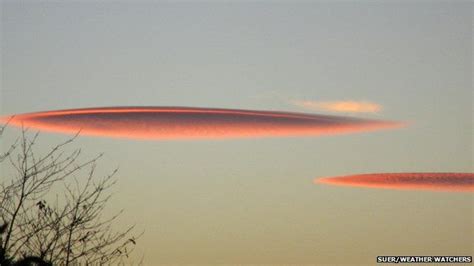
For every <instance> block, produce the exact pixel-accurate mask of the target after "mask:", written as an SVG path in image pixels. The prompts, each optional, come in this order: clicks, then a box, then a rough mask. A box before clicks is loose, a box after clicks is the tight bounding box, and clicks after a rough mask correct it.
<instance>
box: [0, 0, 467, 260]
mask: <svg viewBox="0 0 474 266" xmlns="http://www.w3.org/2000/svg"><path fill="white" fill-rule="evenodd" d="M1 34H2V36H1V38H2V39H1V56H2V64H1V74H2V82H1V91H0V93H1V94H0V95H1V106H0V107H1V113H2V114H13V113H23V112H34V111H45V110H54V109H62V108H82V107H98V106H122V105H134V106H135V105H156V106H162V105H164V106H199V107H222V108H247V109H262V110H282V111H283V110H284V111H302V110H301V109H298V108H296V107H295V106H292V105H291V104H290V101H291V100H294V99H303V100H316V101H332V100H367V101H372V102H375V103H378V104H381V105H382V106H383V107H384V110H383V111H382V112H380V113H378V114H375V115H362V116H364V117H370V118H378V119H393V120H399V121H408V122H410V125H409V127H407V128H404V129H398V130H389V131H381V132H373V133H365V134H354V135H342V136H331V137H318V138H283V139H263V140H225V141H222V140H221V141H171V142H165V141H151V142H150V141H147V142H144V141H131V140H116V139H113V140H112V139H104V138H93V137H83V138H81V139H79V140H78V141H77V145H78V146H80V147H82V148H83V149H84V150H85V151H86V153H88V154H95V153H98V152H105V154H106V157H105V159H104V162H103V164H102V165H101V166H102V168H103V169H105V170H107V169H111V168H113V167H115V166H117V165H119V166H120V172H119V174H118V178H119V185H118V186H117V195H118V196H117V197H116V198H115V201H114V204H115V205H114V206H112V208H119V207H118V206H122V207H124V208H125V209H126V212H125V215H124V220H125V222H130V221H133V222H136V223H137V226H139V227H142V228H145V235H144V237H143V240H142V241H143V242H142V247H141V249H140V250H139V251H140V252H142V253H144V254H145V258H146V259H147V260H148V262H149V263H151V262H167V263H180V262H197V263H210V262H228V263H233V262H255V263H275V262H281V263H323V262H326V263H329V262H332V259H335V258H334V257H335V256H342V255H343V254H344V255H345V256H346V258H348V259H352V260H353V261H354V262H358V263H367V262H372V261H374V260H375V256H376V255H382V254H389V253H392V254H395V253H397V254H403V255H407V254H408V255H411V254H414V255H423V254H425V255H451V254H454V253H456V252H458V253H461V254H462V255H468V254H465V253H466V252H469V251H471V255H472V248H473V243H472V239H473V237H472V233H471V234H469V231H470V229H472V203H473V201H472V199H473V198H472V196H471V195H469V194H465V193H463V194H455V193H434V192H413V191H412V192H400V191H386V190H382V191H379V190H371V189H360V188H339V187H329V186H322V185H314V184H313V183H312V180H313V179H314V178H315V177H318V176H332V175H345V174H356V173H365V172H404V171H458V172H472V171H473V167H472V165H473V164H472V140H473V139H472V121H473V120H472V110H473V109H472V3H468V2H464V3H463V2H456V3H452V2H437V3H431V2H422V1H420V2H416V1H415V2H411V3H408V2H407V3H402V2H400V3H396V2H390V3H383V2H381V1H380V2H374V1H372V2H363V1H357V2H355V1H354V2H346V3H331V2H307V3H300V4H294V3H291V2H283V3H278V4H274V3H270V2H260V3H243V2H232V3H226V4H223V3H221V4H217V3H184V2H180V3H160V2H152V1H147V2H139V3H137V2H121V3H120V2H115V1H103V2H94V1H73V2H65V3H59V2H49V3H46V2H37V1H35V2H33V1H30V2H26V1H2V16H1ZM15 134H16V131H14V130H12V131H9V133H8V134H7V135H6V136H5V142H7V141H9V140H11V139H12V138H13V137H14V136H15ZM64 138H65V137H64V136H61V135H57V134H43V141H44V142H43V143H44V146H45V147H46V146H47V145H48V144H50V143H53V142H57V141H60V140H63V139H64ZM2 141H3V140H2ZM3 170H4V171H5V172H8V170H5V169H3ZM339 260H341V261H340V262H347V261H342V258H339Z"/></svg>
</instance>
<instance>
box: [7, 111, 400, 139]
mask: <svg viewBox="0 0 474 266" xmlns="http://www.w3.org/2000/svg"><path fill="white" fill-rule="evenodd" d="M3 120H4V121H6V118H4V119H3ZM0 122H1V119H0ZM10 124H11V125H14V126H25V127H30V128H34V129H38V130H44V131H50V132H58V133H66V134H75V133H77V132H78V131H79V130H80V131H81V134H82V135H90V136H103V137H115V138H131V139H221V138H253V137H286V136H317V135H334V134H341V133H351V132H360V131H371V130H377V129H384V128H394V127H400V126H402V125H403V124H402V123H398V122H391V121H383V120H369V119H359V118H353V117H342V116H330V115H315V114H304V113H288V112H275V111H255V110H234V109H215V108H191V107H105V108H88V109H72V110H58V111H48V112H38V113H29V114H18V115H15V116H14V117H13V119H11V120H10Z"/></svg>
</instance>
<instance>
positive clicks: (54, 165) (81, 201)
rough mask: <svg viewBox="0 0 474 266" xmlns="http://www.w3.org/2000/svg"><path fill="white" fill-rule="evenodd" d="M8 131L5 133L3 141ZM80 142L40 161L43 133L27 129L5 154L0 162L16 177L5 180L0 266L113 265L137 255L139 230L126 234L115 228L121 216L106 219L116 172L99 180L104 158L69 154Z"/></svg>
mask: <svg viewBox="0 0 474 266" xmlns="http://www.w3.org/2000/svg"><path fill="white" fill-rule="evenodd" d="M4 129H5V127H2V128H0V136H1V135H2V133H3V131H4ZM76 137H77V135H76V136H74V137H72V138H70V139H68V140H66V141H64V142H62V143H60V144H58V145H55V146H54V147H52V148H51V149H50V150H49V151H48V152H46V153H45V154H43V155H40V156H38V155H37V152H36V151H35V150H34V148H35V147H36V145H37V144H36V143H37V140H38V133H36V134H33V135H32V136H31V134H29V133H28V132H27V130H26V129H22V131H21V135H20V136H19V137H18V139H17V140H16V141H15V142H14V143H13V144H12V145H10V146H9V147H8V149H6V151H5V152H4V153H3V154H0V163H3V165H7V164H8V165H9V166H11V167H12V169H13V172H14V173H15V174H14V176H12V177H10V178H4V177H2V178H1V181H0V227H2V228H0V229H3V233H2V231H1V230H0V265H4V264H5V265H8V264H9V263H10V264H13V262H14V261H15V260H16V261H17V262H18V261H20V260H22V259H23V261H24V260H27V259H29V261H30V262H32V263H36V264H37V265H49V264H41V263H42V262H44V263H51V264H54V265H78V264H80V265H89V264H93V265H96V264H111V263H119V262H120V261H123V259H124V258H128V256H129V254H130V252H132V251H133V248H134V246H135V244H136V238H135V237H133V236H132V235H131V233H132V230H133V228H134V226H129V227H127V228H126V229H125V230H123V231H115V230H114V229H113V228H112V224H113V222H114V221H115V220H116V219H117V218H118V216H119V215H120V214H121V211H120V212H119V213H117V214H115V215H112V216H110V217H103V211H104V208H105V207H106V203H107V202H108V201H109V199H110V196H111V193H110V192H109V190H110V188H111V187H112V186H113V185H114V184H115V182H116V179H115V178H114V175H115V173H116V171H117V170H114V171H113V172H112V173H111V174H108V175H106V176H104V177H96V176H95V175H94V173H95V171H96V166H97V162H98V160H99V159H100V157H101V156H102V155H99V156H97V157H95V158H92V159H90V160H86V161H80V158H79V156H80V155H81V150H80V149H73V150H72V151H68V149H69V146H70V144H71V143H73V141H74V140H75V139H76ZM53 191H56V198H55V199H52V197H51V195H52V193H54V192H53ZM58 191H59V192H58ZM2 259H3V263H2ZM40 262H41V263H40ZM21 265H29V264H28V263H27V264H21Z"/></svg>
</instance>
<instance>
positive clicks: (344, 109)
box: [292, 100, 382, 113]
mask: <svg viewBox="0 0 474 266" xmlns="http://www.w3.org/2000/svg"><path fill="white" fill-rule="evenodd" d="M292 103H293V104H294V105H296V106H298V107H301V108H304V109H308V110H313V111H328V112H339V113H377V112H379V111H380V110H382V106H381V105H379V104H376V103H372V102H361V101H331V102H316V101H301V100H296V101H292Z"/></svg>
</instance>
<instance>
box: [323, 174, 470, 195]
mask: <svg viewBox="0 0 474 266" xmlns="http://www.w3.org/2000/svg"><path fill="white" fill-rule="evenodd" d="M314 183H319V184H328V185H337V186H351V187H367V188H381V189H400V190H431V191H452V192H474V173H375V174H360V175H348V176H337V177H323V178H316V179H315V180H314Z"/></svg>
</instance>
